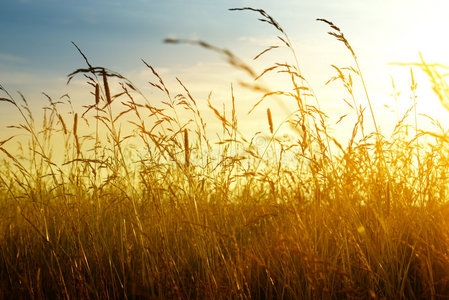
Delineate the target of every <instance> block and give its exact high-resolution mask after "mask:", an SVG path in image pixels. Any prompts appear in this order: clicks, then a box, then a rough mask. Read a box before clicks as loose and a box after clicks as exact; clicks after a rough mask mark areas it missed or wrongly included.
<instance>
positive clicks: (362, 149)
mask: <svg viewBox="0 0 449 300" xmlns="http://www.w3.org/2000/svg"><path fill="white" fill-rule="evenodd" d="M243 10H249V11H251V12H252V13H254V14H257V16H258V17H260V18H261V19H262V21H264V22H266V23H269V24H270V25H271V26H273V27H274V28H275V29H276V30H277V32H278V34H279V37H278V42H279V43H278V44H276V45H272V46H268V48H266V49H265V50H263V51H262V52H261V53H259V55H257V57H256V60H257V59H259V58H260V57H263V56H265V55H266V54H267V53H268V52H272V51H276V50H277V49H278V48H285V49H287V50H288V51H290V53H291V61H292V63H274V64H273V65H269V66H267V67H266V68H265V70H263V71H262V72H260V71H258V72H256V71H254V70H253V69H252V67H251V66H250V65H248V64H246V63H245V62H243V61H241V60H240V59H239V58H238V57H237V56H236V55H234V54H233V53H231V52H229V51H227V50H224V49H221V48H219V47H216V46H213V45H210V44H208V43H205V42H201V41H188V40H173V39H169V40H166V42H168V43H189V44H196V45H198V46H200V47H204V48H207V49H210V50H211V51H215V52H218V53H220V54H221V55H223V57H224V58H225V60H226V61H228V62H229V63H230V64H231V65H233V66H234V67H235V68H237V69H240V70H241V71H242V72H245V73H247V74H248V75H250V76H252V77H253V78H254V79H255V80H254V81H253V82H247V83H242V85H244V87H245V88H247V89H248V90H250V91H253V92H254V95H255V98H254V99H255V100H254V107H253V109H261V107H265V109H266V110H267V114H266V122H264V123H263V124H264V126H265V128H264V129H262V131H263V134H261V133H254V135H252V136H244V135H243V133H242V130H240V127H239V120H238V118H237V113H236V110H237V107H238V101H239V99H236V98H235V97H233V96H232V97H231V99H229V103H228V105H227V107H228V108H227V109H225V110H224V109H223V108H222V107H215V106H214V104H213V103H212V102H211V101H209V103H208V106H209V108H208V110H207V111H201V110H200V109H199V108H198V107H199V105H198V104H197V100H196V99H195V97H194V96H193V95H192V94H191V93H190V92H189V89H188V87H187V86H185V85H184V84H183V83H182V82H181V81H180V80H179V87H180V89H181V90H182V93H179V94H174V93H172V92H171V91H169V89H168V88H167V87H166V84H165V82H164V78H162V77H161V76H160V75H159V74H158V72H157V70H155V69H153V68H152V67H151V66H150V65H148V64H147V63H146V62H143V63H144V64H145V65H146V66H147V67H148V69H149V70H150V71H151V73H152V75H153V77H152V79H151V78H150V79H149V80H151V82H150V84H151V85H152V86H153V87H154V89H155V90H158V91H159V92H160V93H161V94H162V95H163V98H161V99H151V98H147V97H146V96H145V95H144V94H143V93H142V92H141V91H140V90H139V88H138V87H137V86H135V85H134V84H133V83H132V82H131V81H129V80H128V79H127V78H125V77H124V76H122V75H120V74H118V73H116V72H113V71H111V70H109V69H106V68H103V67H96V66H94V65H92V64H91V63H90V61H89V60H88V58H87V57H86V56H85V54H84V53H83V52H82V50H81V49H78V50H79V52H80V54H81V55H82V56H83V57H84V59H85V62H86V66H85V67H84V68H81V69H78V70H75V71H74V72H73V73H72V74H70V75H69V81H71V80H72V78H75V77H76V78H77V79H80V78H84V79H85V81H86V89H89V90H90V91H91V93H92V97H91V100H90V102H89V105H88V106H85V107H84V109H82V110H80V111H76V110H75V109H72V107H73V106H72V104H73V103H74V102H75V101H77V100H76V99H71V98H70V97H68V96H66V97H62V98H61V99H57V100H54V99H52V98H50V97H48V105H47V106H46V109H45V110H44V115H43V116H42V122H38V121H37V120H38V118H37V117H35V116H34V115H33V114H35V113H36V112H34V111H32V109H30V106H29V105H28V102H27V100H26V98H25V97H23V96H22V95H21V94H19V95H17V96H15V95H13V94H10V93H9V92H8V91H7V90H6V89H5V88H3V87H2V86H0V89H1V92H2V95H0V97H1V98H0V100H1V102H2V103H1V104H2V105H4V106H7V105H9V106H12V107H15V108H16V111H17V115H18V117H20V119H18V121H17V124H16V125H15V126H13V127H14V128H13V129H14V130H16V131H17V132H20V133H21V135H20V136H19V137H11V138H10V139H7V140H4V141H0V150H1V153H2V157H1V159H2V162H1V168H0V234H1V237H0V254H1V256H0V298H2V299H41V298H47V299H55V298H63V299H106V298H113V299H115V298H119V299H229V298H232V299H440V298H445V297H446V298H449V282H448V280H449V218H448V216H449V205H448V202H447V201H448V185H447V179H448V178H449V168H448V165H449V159H448V157H449V147H448V144H447V143H448V139H449V136H446V134H445V132H444V130H443V126H441V125H439V124H438V122H436V121H435V122H434V130H432V131H428V130H426V131H424V130H423V129H421V128H419V126H418V122H417V118H418V116H417V114H416V106H415V105H416V101H419V99H416V97H415V98H413V100H414V101H415V102H414V103H412V105H411V106H410V109H409V110H408V111H407V112H406V114H405V115H403V116H399V118H398V120H397V124H396V127H395V129H394V131H393V133H392V134H391V135H389V136H385V135H384V134H383V133H382V132H381V130H380V127H379V122H382V120H379V119H376V115H375V113H374V111H373V109H372V107H371V103H372V101H375V99H370V94H369V92H368V91H367V90H366V88H365V82H364V78H363V74H362V72H361V70H360V68H359V64H358V61H357V56H356V53H355V49H352V47H351V45H350V43H349V42H348V40H347V39H346V37H345V36H344V34H343V33H342V32H341V30H340V29H339V28H338V27H337V26H336V25H334V24H333V23H332V22H330V21H328V20H324V19H319V20H318V21H320V22H323V23H324V24H323V26H327V27H328V29H329V30H330V34H331V35H332V36H333V38H336V39H337V41H336V42H339V43H343V44H344V45H345V47H346V48H347V49H348V53H349V55H351V56H352V57H353V58H354V63H353V65H352V66H348V67H347V68H337V67H334V70H335V74H336V76H334V77H332V78H330V82H332V83H333V84H340V85H341V86H343V87H344V88H345V90H346V91H347V95H348V97H347V99H349V100H346V101H347V103H346V105H347V107H348V111H347V118H352V119H353V120H354V122H353V129H352V137H351V138H350V139H349V140H348V141H347V142H346V141H345V142H342V141H341V140H340V139H339V138H338V137H337V136H333V135H332V134H331V133H330V132H334V131H335V130H334V129H338V126H339V125H338V124H337V125H333V126H337V128H332V127H330V125H329V124H328V122H327V116H326V112H324V111H322V110H321V108H320V106H319V104H318V103H319V99H317V97H316V96H315V93H314V92H313V90H312V89H311V88H310V86H309V85H308V82H307V79H306V75H305V74H302V73H301V71H300V68H299V65H298V63H297V59H296V54H295V51H294V49H293V48H292V46H291V43H290V40H289V37H288V35H287V34H286V33H285V31H284V29H283V28H282V27H281V25H280V24H279V23H277V21H276V20H274V19H273V18H272V17H271V16H270V15H268V14H267V13H266V12H265V11H263V10H255V9H250V8H245V9H243ZM75 47H76V45H75ZM416 66H417V68H421V70H422V71H424V72H425V73H426V74H427V75H429V78H430V81H431V83H432V85H433V86H434V91H435V92H436V93H437V95H438V96H439V97H440V99H441V100H442V102H443V104H444V103H445V102H444V101H446V100H447V98H448V97H449V92H448V87H447V84H446V81H445V78H444V76H443V75H441V74H440V73H439V69H438V67H439V66H438V65H432V64H426V63H425V62H424V61H422V62H420V63H419V64H416ZM440 67H441V66H440ZM417 68H415V70H416V69H417ZM285 74H287V77H286V78H288V82H286V83H288V84H289V85H290V88H289V89H287V90H271V89H270V88H269V87H268V86H267V85H265V84H263V83H262V80H263V79H264V78H265V77H266V76H268V75H270V76H271V75H274V76H278V75H279V76H280V75H282V76H284V75H285ZM411 78H412V81H411V88H410V93H411V94H412V95H414V92H415V90H416V82H414V79H413V73H411ZM356 86H357V87H359V88H361V89H362V90H363V91H364V94H363V98H362V99H360V98H359V96H358V95H356V94H355V93H354V92H353V91H354V88H355V87H356ZM267 99H277V100H278V101H279V102H280V103H283V102H288V103H295V105H296V109H295V111H289V118H287V119H286V120H284V121H282V122H281V123H280V124H276V123H274V122H273V117H272V109H270V108H269V105H268V108H266V106H263V105H266V101H268V100H267ZM336 101H337V100H336ZM338 101H341V100H338ZM204 114H213V115H215V117H216V120H217V123H218V124H221V130H220V131H219V132H217V133H216V135H215V133H214V136H212V137H211V134H210V132H209V131H208V129H207V125H206V123H205V121H204V118H203V115H204ZM125 124H126V126H127V127H126V128H128V129H129V128H131V129H130V130H129V132H130V133H126V134H125V133H124V132H125V131H126V130H124V129H123V128H124V127H123V126H125ZM282 126H284V127H290V128H291V130H292V131H293V132H294V135H292V136H291V137H289V138H286V137H282V136H280V135H278V131H279V128H280V127H282ZM368 128H374V130H369V129H368ZM215 136H218V138H219V142H215V141H214V138H215ZM15 140H18V141H20V145H21V147H20V148H19V150H16V149H15V148H13V147H12V146H11V145H13V142H14V141H15ZM131 145H134V147H132V146H131ZM11 149H14V150H11Z"/></svg>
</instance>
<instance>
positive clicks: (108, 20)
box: [0, 0, 449, 133]
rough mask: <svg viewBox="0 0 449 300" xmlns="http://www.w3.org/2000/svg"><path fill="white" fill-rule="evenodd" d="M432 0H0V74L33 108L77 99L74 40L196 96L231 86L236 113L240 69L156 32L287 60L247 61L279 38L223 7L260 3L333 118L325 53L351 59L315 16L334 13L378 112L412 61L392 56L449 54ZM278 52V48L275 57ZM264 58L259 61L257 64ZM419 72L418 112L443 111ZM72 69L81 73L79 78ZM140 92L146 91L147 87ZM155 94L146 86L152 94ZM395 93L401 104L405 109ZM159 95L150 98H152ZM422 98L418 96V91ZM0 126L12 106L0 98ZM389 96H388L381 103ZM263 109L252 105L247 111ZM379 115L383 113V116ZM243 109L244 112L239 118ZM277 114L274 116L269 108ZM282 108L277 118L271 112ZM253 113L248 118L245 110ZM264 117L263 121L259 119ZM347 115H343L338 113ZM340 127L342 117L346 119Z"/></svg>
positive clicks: (340, 94)
mask: <svg viewBox="0 0 449 300" xmlns="http://www.w3.org/2000/svg"><path fill="white" fill-rule="evenodd" d="M446 3H447V2H446V1H442V0H427V1H418V0H410V1H405V0H378V1H360V0H338V1H337V0H303V1H299V0H279V1H268V0H262V1H254V0H253V1H250V0H227V1H221V0H217V1H210V0H207V1H206V0H190V1H187V0H165V1H156V0H127V1H124V0H89V1H87V0H2V5H1V10H0V36H1V37H2V41H1V43H0V84H1V85H2V86H4V87H5V88H6V89H8V90H9V91H10V92H11V93H13V94H14V95H17V94H16V91H20V92H22V93H23V94H24V95H25V96H26V97H27V99H28V100H29V102H30V103H31V105H32V106H33V107H36V108H38V107H42V106H43V105H44V104H45V101H46V100H45V97H44V96H43V95H42V94H41V93H42V92H46V93H47V94H49V95H50V96H51V97H54V98H58V97H59V96H61V95H63V94H64V93H67V92H68V93H71V95H73V97H74V98H75V99H76V97H79V100H76V101H78V103H83V101H87V100H85V97H83V95H84V96H85V94H83V91H85V89H83V87H84V88H85V87H86V85H83V84H82V82H74V83H73V84H72V85H69V86H67V85H66V81H67V74H69V73H70V72H72V71H73V70H75V69H77V68H81V67H85V63H84V61H83V58H82V57H81V55H80V54H79V53H78V52H77V50H76V49H75V47H74V46H73V45H72V43H71V42H72V41H73V42H75V43H76V44H77V45H78V46H79V47H80V48H81V49H82V51H83V52H84V53H85V54H86V55H87V57H88V58H89V59H90V61H91V62H92V64H93V65H98V66H104V67H107V68H109V69H112V70H114V71H117V72H119V73H121V74H123V75H125V76H127V77H128V78H129V79H131V81H133V82H136V83H137V84H141V85H146V86H147V84H146V82H147V81H148V80H149V78H150V77H151V76H150V75H151V74H149V73H148V70H147V69H146V67H145V66H144V65H143V63H142V62H141V59H144V60H145V61H147V62H148V63H149V64H151V65H152V66H153V67H155V68H156V70H158V71H159V72H160V73H161V74H162V75H163V76H164V78H166V79H167V82H169V83H170V87H173V88H174V89H176V88H179V86H176V81H175V78H176V77H179V78H180V79H181V80H182V81H183V82H184V83H185V84H186V85H187V86H188V87H189V88H190V90H191V91H192V93H193V94H194V95H195V97H198V99H200V100H201V101H203V100H204V101H203V102H202V103H203V106H205V99H206V98H207V95H208V94H209V92H210V91H213V92H214V94H215V95H216V98H217V103H219V102H220V101H223V102H225V101H228V102H229V99H230V95H229V90H230V85H231V84H234V85H235V86H236V93H237V96H241V98H242V100H241V101H242V104H241V106H240V108H241V109H242V110H243V112H242V115H243V116H245V118H246V116H247V115H246V112H247V110H248V108H250V107H251V105H252V104H254V102H255V101H256V100H257V99H256V100H254V99H249V98H250V97H249V96H247V94H245V91H243V89H239V88H238V87H237V85H238V84H237V82H238V81H239V80H242V79H245V80H246V79H248V78H247V77H245V76H244V74H242V73H241V72H238V71H237V70H235V69H233V68H232V67H230V66H227V65H226V63H225V62H224V61H223V59H222V58H221V57H220V56H219V55H217V54H216V53H212V52H210V51H207V50H205V49H201V48H198V47H193V46H188V45H170V44H165V43H163V40H164V39H165V38H182V39H193V40H203V41H206V42H208V43H211V44H213V45H216V46H219V47H223V48H226V49H229V50H231V51H233V52H234V53H236V54H238V55H239V56H240V57H242V59H243V60H245V61H248V62H249V63H253V64H254V66H255V68H256V69H258V70H263V68H264V65H263V64H264V63H265V64H268V63H270V59H271V62H276V61H278V62H285V61H287V60H289V59H290V58H289V57H288V56H287V54H285V53H284V52H279V53H278V54H277V55H278V56H277V57H276V55H273V56H268V58H267V60H265V61H262V62H251V59H252V58H253V57H254V56H255V55H256V54H257V53H258V52H260V51H261V50H263V49H264V48H266V47H267V46H270V45H271V44H273V43H277V40H276V35H277V34H278V33H277V32H276V31H275V30H273V28H271V27H270V26H268V25H267V24H264V23H261V22H258V21H257V18H258V16H257V14H255V13H251V12H246V11H245V12H241V11H239V12H236V11H229V10H228V9H229V8H232V7H246V6H250V7H253V8H262V9H264V10H265V11H267V12H268V13H269V14H270V15H272V16H273V17H274V18H275V19H276V20H277V21H278V22H279V23H280V24H281V26H282V27H283V28H284V29H285V31H286V32H287V34H288V35H289V36H290V39H291V41H292V44H293V46H294V48H295V49H296V52H297V54H298V58H299V65H300V67H301V69H302V71H303V74H304V75H305V77H306V78H307V79H308V80H309V82H310V83H311V84H312V86H313V88H314V90H315V91H316V93H317V95H318V97H319V99H320V101H321V102H322V105H321V107H322V108H323V110H325V111H326V110H327V111H326V112H328V113H329V115H330V116H331V120H330V121H331V122H334V123H335V120H338V119H339V116H340V115H341V114H343V113H344V110H345V109H346V107H345V105H344V102H343V101H342V98H344V97H345V96H344V91H342V89H341V86H340V87H338V85H337V84H335V85H333V86H332V85H329V86H325V82H326V81H327V80H328V79H329V78H330V77H331V76H333V75H335V71H333V69H332V67H331V64H334V65H337V66H339V67H345V66H348V65H352V64H353V61H352V60H351V56H350V53H349V52H348V51H347V49H346V48H345V47H344V45H343V44H342V43H340V42H338V41H337V40H336V39H335V38H333V37H331V36H329V35H328V34H327V32H328V31H329V27H328V26H327V25H326V24H324V23H321V22H317V21H316V18H325V19H328V20H330V21H332V22H334V23H335V24H336V25H337V26H339V27H340V28H341V30H342V31H343V32H344V34H345V36H346V38H347V39H348V40H349V42H350V43H351V45H352V47H353V49H354V50H355V52H356V54H357V57H358V59H359V63H360V67H361V69H362V72H363V74H364V76H365V80H366V82H367V87H368V90H369V92H370V95H371V96H372V98H375V99H376V100H375V101H374V102H375V103H374V106H375V111H376V112H378V113H379V114H382V113H384V110H385V108H384V106H385V104H387V105H389V104H392V103H393V100H392V97H391V96H390V95H391V93H392V88H391V78H392V77H393V78H394V80H395V82H396V85H397V87H398V88H399V89H400V90H404V93H403V94H404V95H405V96H404V98H406V100H407V98H409V96H407V89H409V86H410V70H409V68H407V67H398V66H395V65H391V64H390V63H391V62H417V61H419V54H418V53H419V52H422V53H423V55H424V58H425V59H426V60H427V61H428V62H438V63H442V64H446V65H449V56H448V53H449V42H448V39H447V29H448V28H449V5H448V4H446ZM284 55H285V57H284ZM265 66H266V65H265ZM415 74H416V77H417V78H418V79H419V81H418V82H419V86H418V95H419V96H421V98H423V99H424V100H423V101H422V104H419V108H420V109H421V110H422V112H423V113H428V114H432V115H435V116H436V115H438V117H439V118H441V119H442V120H444V119H445V118H447V117H448V115H447V113H446V111H445V110H444V109H443V108H442V106H441V105H440V104H439V103H438V100H437V99H436V98H435V97H433V96H432V94H431V92H430V87H429V84H428V82H427V80H426V77H425V76H424V74H422V72H420V71H419V69H416V70H415ZM80 80H81V78H80ZM147 88H148V89H147V90H145V91H148V93H149V94H150V96H152V95H153V94H152V92H151V91H150V89H149V87H148V86H147ZM154 97H156V96H154ZM406 100H404V107H403V108H402V110H406V109H407V108H408V104H405V103H406V102H407V101H406ZM155 101H157V100H155ZM420 103H421V102H420ZM0 105H1V106H0V118H1V120H2V121H1V122H0V133H3V132H5V130H6V129H5V128H6V125H8V122H14V121H13V120H14V118H15V117H17V115H14V114H13V113H12V112H11V110H10V109H9V108H8V107H5V105H6V104H5V103H0ZM390 106H393V105H390ZM257 113H259V116H261V115H262V113H265V111H264V109H261V110H260V111H259V112H256V113H255V116H256V119H257V116H258V115H257ZM388 116H390V117H391V116H392V115H387V117H386V118H389V117H388ZM248 118H249V117H248ZM275 119H276V117H275ZM281 119H282V117H281V116H279V117H278V118H277V121H278V122H280V121H281ZM253 122H255V121H253ZM264 126H265V125H264ZM347 126H350V124H347ZM348 128H349V127H348Z"/></svg>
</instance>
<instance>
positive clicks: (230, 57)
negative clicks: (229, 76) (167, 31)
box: [164, 39, 257, 77]
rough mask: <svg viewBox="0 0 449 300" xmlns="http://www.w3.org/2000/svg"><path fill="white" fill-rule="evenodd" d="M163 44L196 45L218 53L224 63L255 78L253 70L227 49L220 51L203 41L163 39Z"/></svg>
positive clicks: (220, 49)
mask: <svg viewBox="0 0 449 300" xmlns="http://www.w3.org/2000/svg"><path fill="white" fill-rule="evenodd" d="M164 43H169V44H190V45H198V46H201V47H203V48H205V49H208V50H212V51H214V52H217V53H220V54H222V55H223V56H224V57H225V58H226V61H227V62H228V63H229V64H230V65H232V66H234V67H236V68H238V69H240V70H243V71H245V72H246V73H248V74H249V75H251V77H256V76H257V75H256V73H255V72H254V71H253V69H252V68H251V67H250V66H248V65H247V64H245V63H244V62H243V61H242V60H241V59H240V58H238V57H237V56H235V55H234V54H233V53H232V52H231V51H229V50H227V49H222V48H219V47H216V46H213V45H211V44H209V43H206V42H203V41H195V40H184V39H165V40H164Z"/></svg>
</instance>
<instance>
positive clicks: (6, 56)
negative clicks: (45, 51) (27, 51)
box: [0, 52, 26, 64]
mask: <svg viewBox="0 0 449 300" xmlns="http://www.w3.org/2000/svg"><path fill="white" fill-rule="evenodd" d="M0 62H8V63H19V64H23V63H25V62H26V59H25V58H23V57H20V56H17V55H14V54H10V53H2V52H0Z"/></svg>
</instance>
